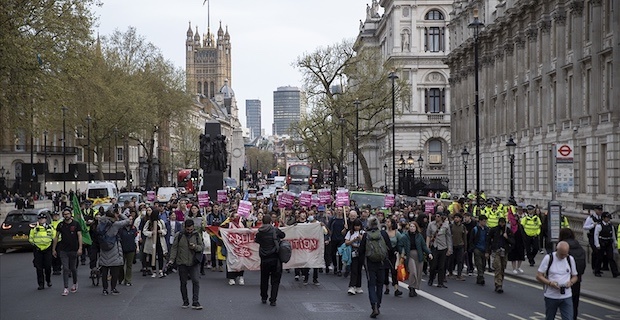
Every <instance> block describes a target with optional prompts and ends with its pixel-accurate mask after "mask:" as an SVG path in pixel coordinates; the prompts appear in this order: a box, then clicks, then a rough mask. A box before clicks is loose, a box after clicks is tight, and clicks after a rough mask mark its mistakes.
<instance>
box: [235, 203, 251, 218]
mask: <svg viewBox="0 0 620 320" xmlns="http://www.w3.org/2000/svg"><path fill="white" fill-rule="evenodd" d="M250 212H252V202H250V201H246V200H241V201H239V206H238V207H237V214H239V215H240V216H242V217H244V218H247V217H249V216H250Z"/></svg>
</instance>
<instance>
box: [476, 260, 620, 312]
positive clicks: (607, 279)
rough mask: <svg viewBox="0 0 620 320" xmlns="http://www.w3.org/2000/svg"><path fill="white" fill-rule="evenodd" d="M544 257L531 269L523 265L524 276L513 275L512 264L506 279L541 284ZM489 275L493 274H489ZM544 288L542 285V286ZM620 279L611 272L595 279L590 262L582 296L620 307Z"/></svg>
mask: <svg viewBox="0 0 620 320" xmlns="http://www.w3.org/2000/svg"><path fill="white" fill-rule="evenodd" d="M543 257H544V255H543V254H538V255H537V256H536V264H535V265H534V267H530V266H529V264H527V262H524V263H523V264H522V265H521V269H523V271H525V272H524V273H522V274H513V273H512V267H511V264H510V262H508V267H507V268H506V273H505V275H506V277H511V278H515V279H520V280H526V281H528V282H534V283H537V284H539V282H538V281H537V280H536V271H537V270H538V266H539V265H540V262H541V261H542V259H543ZM487 274H492V273H490V272H487ZM541 286H542V284H541ZM619 287H620V277H618V278H613V277H612V275H611V271H603V276H602V277H595V276H594V272H593V269H592V266H591V265H590V263H589V262H588V263H587V265H586V272H585V273H584V274H583V276H582V277H581V296H582V297H586V298H590V299H593V300H595V301H600V302H605V303H608V304H612V305H615V306H620V290H619V289H618V288H619Z"/></svg>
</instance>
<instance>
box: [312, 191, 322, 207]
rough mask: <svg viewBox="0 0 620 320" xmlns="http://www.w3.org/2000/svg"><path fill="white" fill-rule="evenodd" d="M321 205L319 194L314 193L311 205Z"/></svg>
mask: <svg viewBox="0 0 620 320" xmlns="http://www.w3.org/2000/svg"><path fill="white" fill-rule="evenodd" d="M320 205H321V201H320V200H319V196H317V195H316V194H314V195H312V201H311V202H310V206H311V207H312V206H317V207H318V206H320Z"/></svg>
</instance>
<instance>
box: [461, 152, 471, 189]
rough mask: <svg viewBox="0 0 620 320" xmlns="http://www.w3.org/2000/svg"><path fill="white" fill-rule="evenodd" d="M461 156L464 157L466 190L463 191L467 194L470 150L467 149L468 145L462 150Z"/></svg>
mask: <svg viewBox="0 0 620 320" xmlns="http://www.w3.org/2000/svg"><path fill="white" fill-rule="evenodd" d="M461 157H462V158H463V167H464V169H463V179H464V181H465V191H463V195H464V196H467V160H468V158H469V151H467V147H464V148H463V151H461Z"/></svg>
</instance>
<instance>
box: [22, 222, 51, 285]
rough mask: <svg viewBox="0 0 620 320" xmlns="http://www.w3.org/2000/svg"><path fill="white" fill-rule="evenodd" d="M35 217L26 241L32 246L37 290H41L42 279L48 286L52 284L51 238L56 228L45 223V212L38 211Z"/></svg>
mask: <svg viewBox="0 0 620 320" xmlns="http://www.w3.org/2000/svg"><path fill="white" fill-rule="evenodd" d="M37 218H38V219H37V225H36V226H35V227H34V228H32V229H30V235H29V237H28V241H29V242H30V243H31V244H32V246H33V247H34V251H33V252H34V267H35V268H36V269H37V283H38V284H39V287H38V290H43V289H44V288H45V286H44V280H46V282H47V286H48V287H51V286H52V279H51V275H52V240H53V239H54V237H55V236H56V230H55V229H54V228H53V227H52V225H51V224H48V223H47V215H46V214H45V213H43V212H41V213H39V216H38V217H37ZM44 273H45V274H44ZM44 275H45V277H44Z"/></svg>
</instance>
